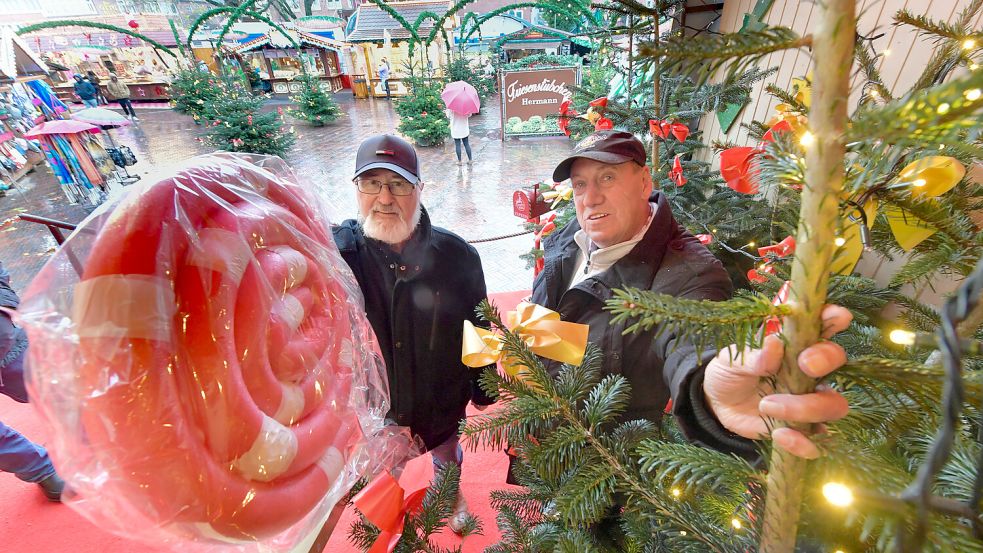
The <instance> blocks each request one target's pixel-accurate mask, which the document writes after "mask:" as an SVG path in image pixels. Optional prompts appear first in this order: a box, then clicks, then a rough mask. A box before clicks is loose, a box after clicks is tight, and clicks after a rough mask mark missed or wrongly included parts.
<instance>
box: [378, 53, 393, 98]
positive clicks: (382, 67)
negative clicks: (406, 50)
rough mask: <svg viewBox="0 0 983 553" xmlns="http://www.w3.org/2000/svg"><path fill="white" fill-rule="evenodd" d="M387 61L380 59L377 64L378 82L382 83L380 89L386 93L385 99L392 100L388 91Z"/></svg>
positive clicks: (388, 71) (388, 70)
mask: <svg viewBox="0 0 983 553" xmlns="http://www.w3.org/2000/svg"><path fill="white" fill-rule="evenodd" d="M389 73H390V69H389V60H387V59H386V58H382V62H381V63H379V80H381V81H382V88H383V89H384V90H385V91H386V99H387V100H392V93H391V92H390V91H389Z"/></svg>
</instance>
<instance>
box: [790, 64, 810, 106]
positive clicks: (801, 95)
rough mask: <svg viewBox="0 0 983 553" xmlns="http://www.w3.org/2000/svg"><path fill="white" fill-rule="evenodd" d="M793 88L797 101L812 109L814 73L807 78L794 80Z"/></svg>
mask: <svg viewBox="0 0 983 553" xmlns="http://www.w3.org/2000/svg"><path fill="white" fill-rule="evenodd" d="M792 86H793V87H795V89H796V92H795V99H796V100H798V101H799V103H800V104H802V105H804V106H805V107H807V108H808V107H812V73H811V72H810V73H809V74H808V75H806V77H805V78H804V79H803V78H795V79H792Z"/></svg>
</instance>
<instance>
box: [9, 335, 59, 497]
mask: <svg viewBox="0 0 983 553" xmlns="http://www.w3.org/2000/svg"><path fill="white" fill-rule="evenodd" d="M0 318H2V317H0ZM2 323H3V321H0V324H2ZM24 357H26V356H25V355H21V356H20V357H19V358H18V359H16V360H14V361H13V362H12V363H11V364H10V365H8V366H7V367H5V368H4V369H3V384H2V385H0V393H4V394H6V395H8V396H10V397H11V398H12V399H13V400H14V401H17V402H20V403H27V391H26V390H25V389H24ZM0 472H12V473H14V474H15V475H16V476H17V478H20V479H21V480H24V481H25V482H40V481H42V480H44V479H45V478H47V477H49V476H51V475H52V474H54V473H55V467H54V465H52V464H51V458H50V457H48V452H47V451H46V450H45V449H44V448H43V447H41V446H39V445H37V444H35V443H34V442H32V441H31V440H28V439H27V438H25V437H24V436H23V435H22V434H21V433H20V432H18V431H16V430H14V429H13V428H11V427H9V426H7V425H6V424H4V423H3V421H0Z"/></svg>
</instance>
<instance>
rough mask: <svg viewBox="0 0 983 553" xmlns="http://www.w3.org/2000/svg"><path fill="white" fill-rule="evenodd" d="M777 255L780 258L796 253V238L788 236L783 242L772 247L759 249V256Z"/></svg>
mask: <svg viewBox="0 0 983 553" xmlns="http://www.w3.org/2000/svg"><path fill="white" fill-rule="evenodd" d="M770 253H772V254H775V255H776V256H778V257H779V258H781V257H788V256H790V255H792V254H793V253H795V237H794V236H786V237H785V239H784V240H782V241H781V242H779V243H777V244H774V245H772V246H763V247H761V248H758V255H760V256H762V257H764V256H766V255H768V254H770Z"/></svg>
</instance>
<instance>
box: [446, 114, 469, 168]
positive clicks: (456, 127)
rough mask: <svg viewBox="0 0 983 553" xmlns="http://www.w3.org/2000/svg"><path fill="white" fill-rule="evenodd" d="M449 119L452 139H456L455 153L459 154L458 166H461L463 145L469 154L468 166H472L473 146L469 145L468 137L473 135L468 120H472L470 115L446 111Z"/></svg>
mask: <svg viewBox="0 0 983 553" xmlns="http://www.w3.org/2000/svg"><path fill="white" fill-rule="evenodd" d="M446 111H447V118H448V119H449V120H450V126H451V138H453V139H454V151H455V152H456V153H457V164H458V165H461V163H462V162H461V144H462V143H463V144H464V149H465V150H466V151H467V152H468V165H471V163H472V161H473V159H472V157H471V144H469V143H468V136H470V135H471V125H470V123H469V122H468V119H470V118H471V116H470V115H464V114H461V113H457V112H455V111H451V110H449V109H448V110H446Z"/></svg>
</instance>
